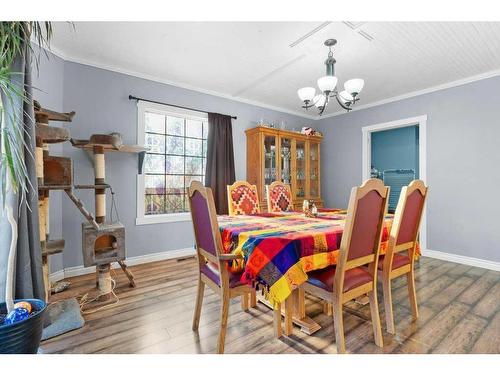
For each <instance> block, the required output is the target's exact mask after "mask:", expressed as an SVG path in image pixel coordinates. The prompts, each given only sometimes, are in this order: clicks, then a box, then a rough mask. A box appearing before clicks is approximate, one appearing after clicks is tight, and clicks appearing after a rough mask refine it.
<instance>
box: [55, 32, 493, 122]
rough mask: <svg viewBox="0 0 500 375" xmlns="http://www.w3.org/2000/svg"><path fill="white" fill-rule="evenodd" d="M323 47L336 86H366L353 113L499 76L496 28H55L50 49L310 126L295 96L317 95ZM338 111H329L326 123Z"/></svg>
mask: <svg viewBox="0 0 500 375" xmlns="http://www.w3.org/2000/svg"><path fill="white" fill-rule="evenodd" d="M328 38H335V39H337V40H338V44H337V45H336V46H335V48H334V57H335V59H336V60H337V64H336V66H335V68H336V75H337V77H338V78H339V85H343V82H345V81H346V80H347V79H349V78H363V79H364V80H365V88H364V90H363V92H362V94H361V100H360V102H358V104H357V106H358V107H360V106H363V107H365V106H369V105H373V104H374V103H378V102H380V101H384V100H387V99H389V98H394V97H400V96H402V95H406V94H408V93H414V92H419V91H421V90H425V89H428V88H431V87H435V86H439V85H444V84H448V83H450V82H454V81H459V80H464V79H467V78H469V77H472V76H477V75H488V74H491V75H496V74H500V23H491V22H490V23H488V22H477V23H476V22H75V23H74V24H73V25H71V24H68V23H63V22H57V23H55V24H54V37H53V42H52V48H53V50H54V52H56V53H59V54H60V55H62V56H63V57H64V58H66V59H69V60H71V61H77V62H82V63H86V64H90V65H95V66H99V67H103V68H107V69H111V70H117V71H121V72H127V73H130V74H134V75H138V76H142V77H146V78H151V79H154V80H157V81H161V82H168V83H172V84H175V85H178V86H182V87H188V88H192V89H197V90H201V91H204V92H209V93H213V94H216V95H221V96H225V97H231V98H233V99H236V100H241V101H245V102H251V103H259V104H263V105H265V106H267V107H271V108H276V109H281V110H284V111H287V112H291V113H296V114H297V113H300V114H304V115H312V116H315V115H316V111H314V109H313V110H312V112H311V110H309V111H307V112H306V111H305V110H303V109H301V103H300V100H299V99H298V97H297V94H296V91H297V89H298V88H300V87H303V86H314V87H317V85H316V80H317V79H318V78H319V77H320V76H322V75H324V64H323V62H324V60H325V58H326V55H327V52H328V50H327V48H326V47H325V46H323V42H324V41H325V40H326V39H328ZM339 110H340V107H338V106H337V105H336V104H335V103H332V104H331V105H330V108H327V110H326V111H325V114H326V115H327V114H332V113H335V112H338V111H339ZM324 116H325V115H324Z"/></svg>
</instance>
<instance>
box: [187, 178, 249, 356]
mask: <svg viewBox="0 0 500 375" xmlns="http://www.w3.org/2000/svg"><path fill="white" fill-rule="evenodd" d="M188 196H189V207H190V211H191V218H192V221H193V228H194V235H195V240H196V252H197V255H198V265H199V275H198V294H197V297H196V305H195V310H194V318H193V330H195V331H196V330H198V326H199V323H200V315H201V306H202V303H203V294H204V291H205V285H208V286H209V287H210V288H211V289H212V290H213V291H214V292H215V293H217V294H218V295H219V296H220V297H221V299H222V308H221V322H220V331H219V339H218V342H217V353H224V341H225V337H226V328H227V317H228V312H229V301H230V300H231V299H232V298H235V297H239V296H241V298H242V307H243V309H244V310H247V309H248V301H249V299H255V290H254V289H253V288H251V287H250V286H248V285H246V284H244V283H242V282H241V281H240V278H241V272H239V273H233V272H229V270H228V264H227V263H228V262H231V261H233V260H236V259H241V256H240V255H234V254H224V253H223V247H222V239H221V234H220V230H219V225H218V223H217V214H216V211H215V203H214V198H213V195H212V190H211V189H210V188H207V187H204V186H203V185H202V183H201V182H199V181H193V182H192V183H191V185H190V187H189V190H188Z"/></svg>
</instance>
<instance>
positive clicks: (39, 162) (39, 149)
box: [35, 137, 43, 185]
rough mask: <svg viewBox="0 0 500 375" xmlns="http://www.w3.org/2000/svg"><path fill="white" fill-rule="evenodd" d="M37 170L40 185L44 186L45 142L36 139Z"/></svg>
mask: <svg viewBox="0 0 500 375" xmlns="http://www.w3.org/2000/svg"><path fill="white" fill-rule="evenodd" d="M35 142H36V143H35V169H36V179H37V181H38V185H43V141H42V139H41V138H39V137H36V141H35Z"/></svg>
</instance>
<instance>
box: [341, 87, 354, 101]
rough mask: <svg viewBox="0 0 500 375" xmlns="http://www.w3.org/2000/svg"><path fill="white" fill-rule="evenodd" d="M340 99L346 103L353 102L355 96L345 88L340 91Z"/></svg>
mask: <svg viewBox="0 0 500 375" xmlns="http://www.w3.org/2000/svg"><path fill="white" fill-rule="evenodd" d="M339 99H340V100H342V102H344V104H345V103H347V102H351V101H352V100H353V99H354V98H353V97H352V95H351V94H349V93H348V92H347V91H346V90H344V91H341V92H340V93H339Z"/></svg>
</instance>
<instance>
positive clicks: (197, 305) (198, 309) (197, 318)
mask: <svg viewBox="0 0 500 375" xmlns="http://www.w3.org/2000/svg"><path fill="white" fill-rule="evenodd" d="M204 292H205V283H204V282H203V281H201V279H198V294H197V295H196V303H195V305H194V317H193V331H196V330H198V326H199V325H200V316H201V306H202V305H203V294H204Z"/></svg>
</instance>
